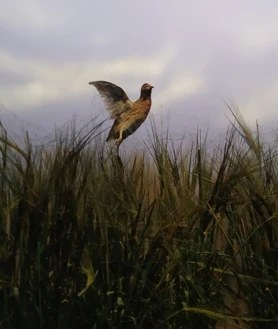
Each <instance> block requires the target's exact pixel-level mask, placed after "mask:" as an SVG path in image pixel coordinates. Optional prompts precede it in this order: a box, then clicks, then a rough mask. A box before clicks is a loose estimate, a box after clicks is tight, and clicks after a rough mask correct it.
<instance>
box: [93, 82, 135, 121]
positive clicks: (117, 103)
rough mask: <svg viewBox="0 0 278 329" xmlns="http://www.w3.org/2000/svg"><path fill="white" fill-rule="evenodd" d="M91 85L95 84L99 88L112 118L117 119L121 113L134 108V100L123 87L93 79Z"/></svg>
mask: <svg viewBox="0 0 278 329" xmlns="http://www.w3.org/2000/svg"><path fill="white" fill-rule="evenodd" d="M89 85H93V86H94V87H96V89H97V90H98V92H99V94H100V96H101V97H102V98H103V100H104V103H105V105H106V107H107V110H108V111H109V112H110V118H111V119H116V118H117V117H119V116H120V115H121V113H123V112H125V111H128V110H130V109H131V108H132V106H133V102H132V101H131V100H130V99H129V98H128V97H127V95H126V93H125V92H124V90H123V89H122V88H121V87H119V86H117V85H114V84H113V83H111V82H107V81H92V82H89Z"/></svg>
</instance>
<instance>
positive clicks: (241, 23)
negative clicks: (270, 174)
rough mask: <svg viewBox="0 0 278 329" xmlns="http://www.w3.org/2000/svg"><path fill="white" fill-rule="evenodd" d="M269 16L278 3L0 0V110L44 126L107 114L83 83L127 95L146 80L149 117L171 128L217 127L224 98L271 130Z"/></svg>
mask: <svg viewBox="0 0 278 329" xmlns="http://www.w3.org/2000/svg"><path fill="white" fill-rule="evenodd" d="M277 17H278V2H277V0H273V1H267V0H264V1H261V0H250V1H244V0H243V1H223V0H215V1H213V0H212V1H204V0H202V1H198V0H190V1H186V0H171V1H170V0H152V1H150V0H148V1H147V0H140V1H131V0H118V1H112V0H111V1H108V0H103V1H101V0H99V1H95V0H90V1H87V0H83V1H71V0H59V1H53V0H44V1H39V0H24V1H14V0H1V2H0V104H1V105H2V107H1V109H2V113H4V112H5V113H6V114H12V115H14V114H16V115H17V116H19V117H20V118H22V120H26V121H28V122H32V123H35V124H38V125H40V126H41V127H43V128H45V129H48V128H47V127H49V126H51V125H53V123H62V122H64V121H66V120H69V119H70V118H71V117H72V114H73V113H76V114H80V115H81V116H85V117H86V115H94V114H95V113H103V114H104V115H106V116H107V113H106V112H105V110H104V105H103V103H102V101H101V100H100V98H99V96H98V93H97V91H96V90H95V89H94V88H93V87H92V86H89V85H88V82H89V81H93V80H107V81H110V82H113V83H116V84H118V85H120V86H121V87H122V88H123V89H124V90H125V91H126V93H127V94H128V95H129V97H130V98H131V99H132V100H135V99H137V97H138V96H139V90H140V87H141V85H142V84H143V83H145V82H148V83H151V84H152V85H154V86H155V89H154V90H153V106H152V110H151V112H152V114H153V115H154V116H155V117H156V118H158V117H161V116H162V117H164V118H167V120H166V123H167V124H169V125H170V128H171V130H172V131H173V132H174V133H176V134H179V133H180V132H184V131H189V130H196V127H197V125H199V126H203V125H210V126H211V127H212V128H213V129H220V130H221V129H222V128H223V127H224V126H225V125H226V124H227V118H226V115H227V114H228V110H227V108H226V107H225V105H224V102H223V99H225V100H226V101H227V102H230V103H231V102H235V103H236V104H237V105H238V107H239V109H240V110H241V112H242V114H243V115H244V117H245V118H246V119H247V121H248V122H249V123H250V124H254V123H255V121H256V119H258V120H259V123H260V124H261V125H263V126H266V127H273V126H275V124H276V123H278V19H277ZM142 129H143V128H140V130H141V133H142V131H143V130H142ZM224 130H225V129H224ZM138 136H140V132H139V135H138Z"/></svg>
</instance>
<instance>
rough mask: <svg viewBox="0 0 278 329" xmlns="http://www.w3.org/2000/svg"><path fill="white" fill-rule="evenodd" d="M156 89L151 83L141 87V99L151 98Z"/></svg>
mask: <svg viewBox="0 0 278 329" xmlns="http://www.w3.org/2000/svg"><path fill="white" fill-rule="evenodd" d="M153 88H154V87H153V86H152V85H150V84H149V83H144V84H143V86H142V87H141V97H144V98H146V97H149V96H151V93H152V89H153Z"/></svg>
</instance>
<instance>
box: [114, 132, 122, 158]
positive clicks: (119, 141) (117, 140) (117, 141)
mask: <svg viewBox="0 0 278 329" xmlns="http://www.w3.org/2000/svg"><path fill="white" fill-rule="evenodd" d="M122 139H123V131H122V130H120V136H119V138H118V139H116V141H115V146H116V151H117V153H118V152H119V147H120V145H121V143H122Z"/></svg>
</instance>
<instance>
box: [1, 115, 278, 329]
mask: <svg viewBox="0 0 278 329" xmlns="http://www.w3.org/2000/svg"><path fill="white" fill-rule="evenodd" d="M232 113H233V114H234V119H235V123H234V124H231V126H230V127H229V129H228V130H227V133H226V134H225V135H223V136H224V137H223V140H221V142H219V145H216V144H215V146H214V148H213V150H211V148H210V149H209V148H208V144H207V141H206V139H205V138H201V137H200V135H198V134H197V135H196V139H195V141H194V142H193V143H192V145H191V146H189V147H188V146H186V147H185V146H184V145H183V144H182V143H181V145H180V146H176V145H175V146H174V145H172V144H171V142H170V139H167V138H161V137H160V136H159V135H158V134H157V133H156V131H155V129H154V130H153V136H152V142H151V143H150V144H149V145H146V149H145V152H143V153H140V154H130V155H123V156H122V157H121V158H119V157H116V156H115V155H112V154H111V153H110V151H109V149H108V147H107V146H104V143H103V142H100V139H99V132H100V131H101V124H99V125H97V124H95V126H94V128H91V129H88V125H87V126H85V127H83V129H79V130H76V128H75V126H74V124H72V126H70V127H68V130H60V131H58V130H57V131H56V134H55V136H54V137H53V139H52V141H51V143H48V144H43V145H37V144H34V142H33V141H32V140H31V139H30V137H29V136H28V134H27V133H26V135H25V137H24V139H22V140H19V141H18V140H13V139H10V137H9V132H7V131H6V130H5V128H4V127H3V126H1V132H0V151H1V156H0V173H1V176H0V193H1V197H0V327H1V328H5V329H11V328H26V329H27V328H30V329H31V328H32V329H33V328H36V329H37V328H40V329H44V328H47V329H48V328H51V329H54V328H57V329H71V328H92V329H99V328H101V329H106V328H111V329H112V328H115V329H132V328H134V329H147V328H152V329H155V328H161V329H166V328H169V329H170V328H171V329H181V328H188V329H191V328H192V329H193V328H194V329H196V328H200V329H207V328H218V329H219V328H226V329H235V328H248V329H249V328H278V272H277V271H278V232H277V227H278V223H277V210H278V202H277V192H278V161H277V148H276V147H275V145H277V140H276V136H275V133H274V134H273V140H272V141H269V142H267V143H266V142H262V141H261V136H260V131H259V129H257V131H255V132H252V131H251V129H250V128H249V127H248V126H247V125H246V123H245V121H244V118H243V117H242V116H241V115H240V113H239V112H232ZM127 143H128V142H127ZM273 145H274V146H273Z"/></svg>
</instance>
